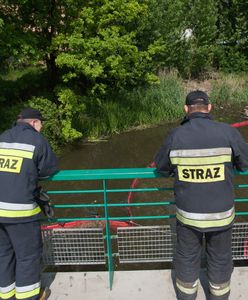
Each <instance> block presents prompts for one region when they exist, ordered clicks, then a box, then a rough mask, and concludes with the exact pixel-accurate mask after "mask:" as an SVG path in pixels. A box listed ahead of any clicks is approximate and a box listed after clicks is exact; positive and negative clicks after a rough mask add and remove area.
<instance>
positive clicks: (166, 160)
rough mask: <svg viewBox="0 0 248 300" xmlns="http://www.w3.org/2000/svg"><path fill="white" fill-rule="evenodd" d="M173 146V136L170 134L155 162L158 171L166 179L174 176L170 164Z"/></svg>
mask: <svg viewBox="0 0 248 300" xmlns="http://www.w3.org/2000/svg"><path fill="white" fill-rule="evenodd" d="M171 144H172V134H169V135H168V136H167V138H166V139H165V141H164V144H163V145H162V147H161V148H160V150H159V151H158V153H157V154H156V155H155V158H154V161H155V164H156V168H157V171H158V172H159V173H161V175H162V176H164V177H169V176H172V175H174V170H173V167H172V165H171V162H170V157H169V154H170V150H171Z"/></svg>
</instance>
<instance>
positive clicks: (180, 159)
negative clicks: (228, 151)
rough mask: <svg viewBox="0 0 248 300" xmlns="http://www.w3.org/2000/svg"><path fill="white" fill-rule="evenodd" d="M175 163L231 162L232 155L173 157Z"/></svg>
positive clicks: (172, 160)
mask: <svg viewBox="0 0 248 300" xmlns="http://www.w3.org/2000/svg"><path fill="white" fill-rule="evenodd" d="M170 160H171V163H172V164H173V165H191V166H195V165H205V164H218V163H225V162H231V160H232V159H231V155H221V156H209V157H171V158H170Z"/></svg>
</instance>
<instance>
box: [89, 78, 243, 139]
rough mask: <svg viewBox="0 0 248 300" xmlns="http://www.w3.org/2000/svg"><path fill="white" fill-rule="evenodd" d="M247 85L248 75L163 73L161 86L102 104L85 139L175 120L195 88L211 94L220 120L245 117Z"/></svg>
mask: <svg viewBox="0 0 248 300" xmlns="http://www.w3.org/2000/svg"><path fill="white" fill-rule="evenodd" d="M247 87H248V76H247V75H236V74H221V73H213V74H209V75H208V76H206V78H203V79H199V80H182V78H180V77H179V76H178V74H177V73H176V72H170V73H167V74H162V75H160V83H159V84H158V85H155V86H152V87H148V88H143V89H141V90H135V91H132V92H129V93H127V94H125V97H124V98H123V99H120V98H118V99H117V100H116V101H115V102H113V101H108V102H106V103H103V104H102V107H103V109H102V111H101V112H98V113H97V114H96V115H97V117H96V118H92V119H89V122H88V123H87V125H86V127H87V129H86V136H87V138H86V140H87V141H93V142H94V141H101V140H106V138H107V137H109V136H111V135H113V134H118V133H121V132H127V131H132V130H143V129H146V128H152V127H155V126H158V125H161V124H165V123H170V122H176V121H177V120H180V119H181V118H182V117H183V115H184V112H183V105H184V100H185V96H186V94H187V93H188V92H189V91H192V90H196V89H199V90H203V91H205V92H207V93H208V95H209V97H210V101H211V103H212V104H213V106H214V110H215V111H216V115H217V116H218V120H220V121H223V119H224V118H223V117H222V116H221V115H222V114H223V115H225V116H226V115H227V116H229V115H232V114H235V115H236V118H237V116H240V120H242V119H243V118H247V115H248V113H247V105H248V88H247ZM123 103H124V105H123Z"/></svg>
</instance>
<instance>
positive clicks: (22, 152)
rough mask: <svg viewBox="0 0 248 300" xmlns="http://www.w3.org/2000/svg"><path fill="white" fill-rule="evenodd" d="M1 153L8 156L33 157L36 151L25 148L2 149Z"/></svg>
mask: <svg viewBox="0 0 248 300" xmlns="http://www.w3.org/2000/svg"><path fill="white" fill-rule="evenodd" d="M0 155H8V156H18V157H23V158H30V159H32V158H33V155H34V153H33V152H30V151H25V150H15V149H0Z"/></svg>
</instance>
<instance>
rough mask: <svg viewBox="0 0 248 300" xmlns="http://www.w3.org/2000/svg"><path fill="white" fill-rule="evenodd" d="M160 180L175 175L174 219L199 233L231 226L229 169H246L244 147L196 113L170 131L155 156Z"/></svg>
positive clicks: (232, 133) (236, 136)
mask: <svg viewBox="0 0 248 300" xmlns="http://www.w3.org/2000/svg"><path fill="white" fill-rule="evenodd" d="M155 163H156V166H157V169H158V171H159V172H160V173H162V175H164V176H175V181H174V188H175V200H176V217H177V220H178V221H179V222H181V223H183V224H185V225H187V226H190V227H193V228H195V229H197V230H200V231H213V230H223V228H228V227H229V226H231V225H232V223H233V220H234V217H235V210H234V187H233V182H232V179H233V169H237V170H239V171H245V170H247V169H248V144H246V143H245V141H244V140H243V138H242V137H241V135H240V133H239V132H238V130H237V129H235V128H232V127H231V126H230V125H228V124H225V123H220V122H215V121H213V120H212V119H211V116H210V115H209V114H208V113H201V112H195V113H192V114H190V115H188V116H186V117H185V119H184V121H183V122H182V123H181V126H179V127H177V128H175V129H173V130H172V131H171V132H170V133H169V135H168V136H167V138H166V140H165V142H164V144H163V146H162V147H161V149H160V150H159V152H158V153H157V155H156V157H155Z"/></svg>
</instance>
